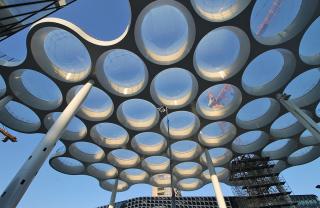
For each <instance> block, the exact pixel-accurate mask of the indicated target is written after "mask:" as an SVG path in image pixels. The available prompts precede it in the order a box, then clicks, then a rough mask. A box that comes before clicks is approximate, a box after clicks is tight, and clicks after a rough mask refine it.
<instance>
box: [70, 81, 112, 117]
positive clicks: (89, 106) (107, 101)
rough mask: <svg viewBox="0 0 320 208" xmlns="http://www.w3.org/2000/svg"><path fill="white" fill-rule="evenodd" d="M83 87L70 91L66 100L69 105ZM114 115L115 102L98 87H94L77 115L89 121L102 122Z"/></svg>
mask: <svg viewBox="0 0 320 208" xmlns="http://www.w3.org/2000/svg"><path fill="white" fill-rule="evenodd" d="M82 87H83V85H77V86H74V87H72V88H71V89H70V90H69V91H68V93H67V98H66V100H67V102H68V103H70V102H71V100H72V99H73V98H74V96H76V94H77V93H78V92H79V91H80V89H81V88H82ZM112 113H113V102H112V100H111V98H110V97H109V95H108V94H107V93H105V92H104V91H103V90H101V89H99V88H97V87H92V88H91V90H90V92H89V94H88V95H87V97H86V99H85V100H84V102H83V103H82V105H81V106H80V108H79V111H78V112H77V115H78V116H79V117H80V118H83V119H86V120H89V121H102V120H106V119H107V118H109V117H110V116H111V114H112Z"/></svg>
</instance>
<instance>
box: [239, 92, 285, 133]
mask: <svg viewBox="0 0 320 208" xmlns="http://www.w3.org/2000/svg"><path fill="white" fill-rule="evenodd" d="M279 112H280V105H279V103H278V101H276V100H275V99H273V98H258V99H255V100H253V101H250V102H249V103H247V104H245V105H244V106H243V107H242V108H241V109H240V110H239V112H238V113H237V116H236V123H237V125H238V126H239V127H241V128H243V129H250V130H251V129H257V128H261V127H263V126H265V125H267V124H269V123H271V122H272V121H273V120H274V119H275V118H276V117H277V115H278V114H279Z"/></svg>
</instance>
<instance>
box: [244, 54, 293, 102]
mask: <svg viewBox="0 0 320 208" xmlns="http://www.w3.org/2000/svg"><path fill="white" fill-rule="evenodd" d="M295 66H296V60H295V57H294V55H293V54H292V53H291V52H290V51H289V50H286V49H272V50H269V51H266V52H264V53H262V54H260V55H259V56H257V57H256V58H255V59H254V60H253V61H251V63H250V64H249V65H248V66H247V68H246V69H245V71H244V73H243V75H242V80H241V82H242V87H243V89H244V90H245V91H246V92H247V93H249V94H251V95H256V96H262V95H267V94H270V93H273V92H275V91H277V90H279V89H280V88H281V87H282V86H284V85H285V84H286V83H287V82H288V81H289V80H290V78H291V76H292V75H293V72H294V69H295Z"/></svg>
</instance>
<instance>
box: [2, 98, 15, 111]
mask: <svg viewBox="0 0 320 208" xmlns="http://www.w3.org/2000/svg"><path fill="white" fill-rule="evenodd" d="M11 100H12V96H11V95H8V96H6V97H4V98H2V99H1V100H0V111H1V110H2V108H3V107H4V106H6V105H7V103H8V102H10V101H11Z"/></svg>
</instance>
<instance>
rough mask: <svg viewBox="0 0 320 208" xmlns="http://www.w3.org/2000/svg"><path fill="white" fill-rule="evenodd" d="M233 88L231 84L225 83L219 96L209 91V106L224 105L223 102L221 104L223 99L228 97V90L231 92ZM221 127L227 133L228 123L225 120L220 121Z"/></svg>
mask: <svg viewBox="0 0 320 208" xmlns="http://www.w3.org/2000/svg"><path fill="white" fill-rule="evenodd" d="M231 90H232V88H231V85H229V84H225V85H224V86H223V88H222V89H221V90H220V92H219V94H218V96H214V94H213V93H212V92H210V91H209V92H208V106H209V107H210V108H214V107H223V104H221V100H222V99H224V98H225V97H226V94H227V92H231ZM218 125H219V128H220V129H221V132H222V133H225V132H227V131H228V129H227V125H226V123H225V122H219V123H218Z"/></svg>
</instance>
